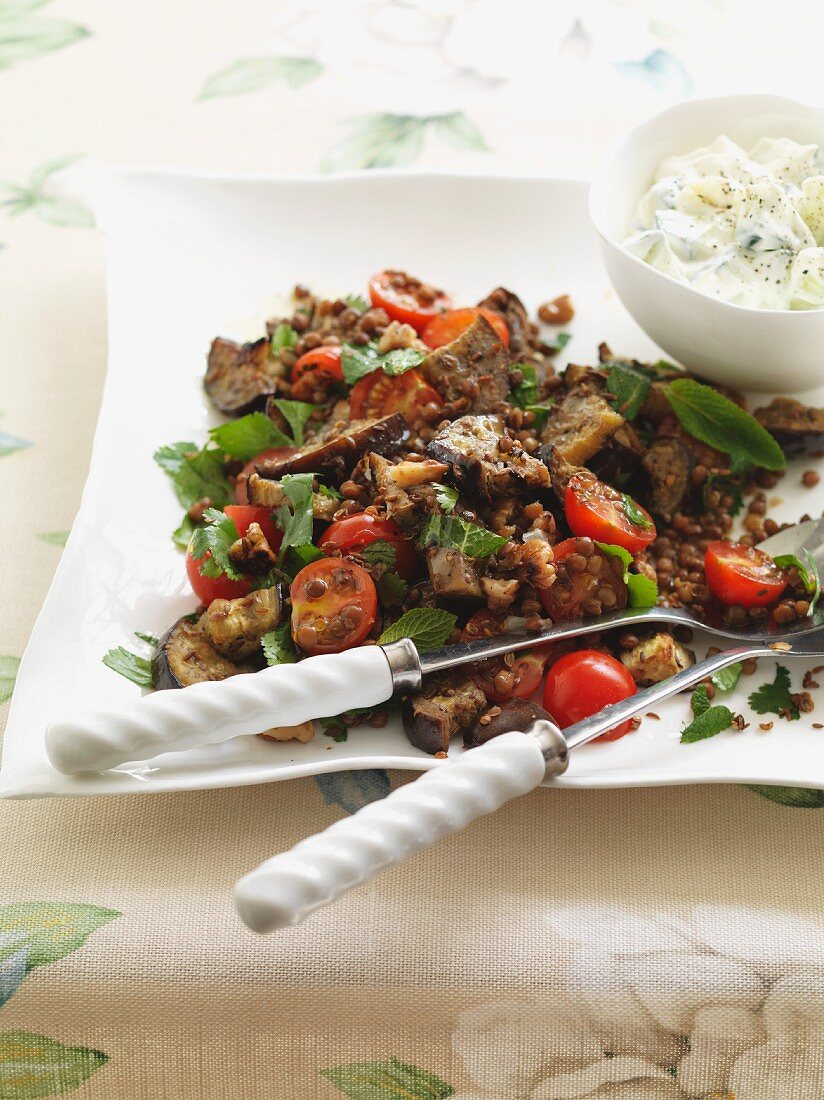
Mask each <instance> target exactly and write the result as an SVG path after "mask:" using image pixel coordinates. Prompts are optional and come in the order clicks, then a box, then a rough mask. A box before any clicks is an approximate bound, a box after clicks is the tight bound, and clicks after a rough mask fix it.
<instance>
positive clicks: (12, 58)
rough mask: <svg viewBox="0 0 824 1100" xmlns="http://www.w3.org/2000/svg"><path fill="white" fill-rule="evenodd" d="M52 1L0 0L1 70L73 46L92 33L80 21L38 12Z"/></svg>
mask: <svg viewBox="0 0 824 1100" xmlns="http://www.w3.org/2000/svg"><path fill="white" fill-rule="evenodd" d="M49 2H50V0H0V69H10V68H11V67H12V66H13V65H17V64H19V62H21V61H31V60H32V59H33V58H35V57H42V56H43V54H47V53H51V52H52V51H53V50H60V49H63V47H64V46H71V45H72V44H73V43H74V42H79V41H80V39H82V38H86V37H87V36H88V34H89V32H88V31H87V30H86V28H85V27H81V26H80V25H79V24H78V23H69V22H68V21H67V20H65V19H50V18H45V17H44V16H42V15H37V14H35V12H36V10H37V9H38V8H42V7H45V6H46V4H47V3H49Z"/></svg>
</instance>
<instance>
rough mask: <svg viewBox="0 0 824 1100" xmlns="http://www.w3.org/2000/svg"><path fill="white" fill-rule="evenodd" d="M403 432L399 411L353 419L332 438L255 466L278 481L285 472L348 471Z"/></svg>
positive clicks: (261, 475)
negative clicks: (365, 418)
mask: <svg viewBox="0 0 824 1100" xmlns="http://www.w3.org/2000/svg"><path fill="white" fill-rule="evenodd" d="M405 432H406V420H405V419H404V417H403V416H402V415H401V413H392V414H391V415H390V416H384V417H381V418H380V419H379V420H354V421H352V423H351V424H349V425H347V426H346V427H345V428H344V429H343V430H341V431H340V432H338V433H336V434H335V435H333V436H332V437H331V438H329V439H326V440H324V441H323V442H322V443H318V444H316V445H315V446H313V447H310V448H307V449H304V450H303V451H302V452H300V453H299V454H296V455H292V456H291V457H290V458H282V459H273V460H270V461H269V462H261V463H260V464H259V465H258V466H256V467H255V470H256V472H257V474H258V475H259V476H260V477H263V478H269V479H270V480H274V481H279V480H280V479H281V478H282V477H283V476H284V474H314V473H319V472H320V471H327V470H328V471H332V472H334V473H337V474H340V475H343V474H346V473H348V472H349V471H350V470H351V469H352V467H353V466H354V465H355V463H356V462H357V460H358V459H359V458H360V457H361V455H362V454H363V453H364V452H365V451H374V452H375V453H377V454H382V453H383V452H384V451H386V450H389V449H391V448H392V447H394V446H395V444H396V443H399V442H400V441H401V439H403V436H404V434H405Z"/></svg>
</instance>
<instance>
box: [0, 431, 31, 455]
mask: <svg viewBox="0 0 824 1100" xmlns="http://www.w3.org/2000/svg"><path fill="white" fill-rule="evenodd" d="M25 447H31V443H29V441H28V439H21V438H20V436H18V435H9V433H8V432H0V458H5V457H6V455H13V454H14V452H15V451H22V450H23V449H24V448H25Z"/></svg>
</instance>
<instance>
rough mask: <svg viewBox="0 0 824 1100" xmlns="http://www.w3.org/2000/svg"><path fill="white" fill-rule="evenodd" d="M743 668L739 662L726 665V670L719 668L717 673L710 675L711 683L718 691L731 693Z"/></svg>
mask: <svg viewBox="0 0 824 1100" xmlns="http://www.w3.org/2000/svg"><path fill="white" fill-rule="evenodd" d="M743 668H744V666H743V665H742V663H741V662H740V661H736V662H735V664H734V665H727V667H726V668H719V670H718V671H717V672H713V673H712V676H711V679H712V682H713V683H714V684H715V686H716V687H717V688H718V690H719V691H732V689H733V688H734V687H735V686H736V684H737V683H738V681H739V679H740V677H741V671H742V669H743Z"/></svg>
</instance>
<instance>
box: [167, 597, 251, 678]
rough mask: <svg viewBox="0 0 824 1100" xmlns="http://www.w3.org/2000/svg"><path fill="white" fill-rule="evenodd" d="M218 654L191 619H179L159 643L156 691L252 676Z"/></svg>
mask: <svg viewBox="0 0 824 1100" xmlns="http://www.w3.org/2000/svg"><path fill="white" fill-rule="evenodd" d="M252 671H254V669H253V668H252V667H251V666H247V667H245V668H244V667H241V666H238V665H236V664H235V663H234V661H230V660H228V659H227V658H226V657H224V655H223V654H222V653H218V651H217V650H216V649H215V647H214V646H213V645H212V643H211V642H210V641H209V639H208V638H207V637H206V635H205V634H204V632H203V630H202V629H201V626H200V623H199V622H197V621H195V620H194V619H193V617H192V616H191V615H184V617H183V618H182V619H178V620H177V622H176V623H175V624H174V626H172V627H171V628H170V629H169V630H168V631H167V632H166V634H164V635H163V637H162V638H161V639H160V643H159V645H158V647H157V653H156V654H155V658H154V663H153V667H152V674H153V679H154V686H155V689H156V690H158V691H160V690H163V689H165V688H182V687H189V685H190V684H200V683H202V682H203V681H204V680H225V679H227V678H228V677H229V676H237V674H238V673H239V672H252Z"/></svg>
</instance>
